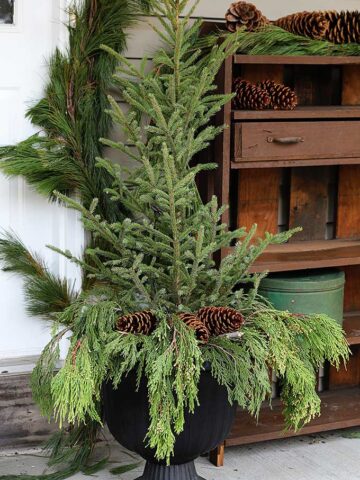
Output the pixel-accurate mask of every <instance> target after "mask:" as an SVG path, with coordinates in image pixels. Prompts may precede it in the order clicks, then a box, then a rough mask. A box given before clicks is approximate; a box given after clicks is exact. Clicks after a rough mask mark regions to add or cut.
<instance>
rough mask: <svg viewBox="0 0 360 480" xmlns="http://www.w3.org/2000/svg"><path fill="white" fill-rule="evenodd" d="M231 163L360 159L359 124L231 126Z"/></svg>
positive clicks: (263, 123) (296, 123)
mask: <svg viewBox="0 0 360 480" xmlns="http://www.w3.org/2000/svg"><path fill="white" fill-rule="evenodd" d="M233 143H234V154H233V156H234V161H235V162H242V161H245V162H252V161H254V162H256V161H264V160H267V161H284V160H286V161H288V160H311V159H345V158H360V122H359V121H340V122H329V121H324V122H311V121H306V122H254V123H252V122H251V123H250V122H249V123H235V124H234V142H233Z"/></svg>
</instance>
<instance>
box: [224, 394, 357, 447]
mask: <svg viewBox="0 0 360 480" xmlns="http://www.w3.org/2000/svg"><path fill="white" fill-rule="evenodd" d="M320 396H321V399H322V405H321V416H320V417H318V418H316V419H315V420H313V421H312V422H311V423H309V424H308V425H306V426H305V427H304V428H303V429H302V430H300V431H298V432H288V431H287V432H285V431H284V421H283V416H282V413H281V412H282V404H281V402H280V401H279V400H274V401H273V402H272V408H271V407H270V406H269V405H264V407H263V408H262V409H261V412H260V417H259V423H256V420H255V419H254V418H253V417H251V416H250V415H249V414H248V413H245V412H243V411H240V410H239V411H238V413H237V416H236V420H235V423H234V426H233V428H232V431H231V432H230V435H229V437H228V438H227V440H226V442H225V446H226V447H229V446H235V445H245V444H250V443H257V442H263V441H267V440H279V439H281V438H288V437H294V436H301V435H309V434H312V433H319V432H326V431H330V430H336V429H341V428H349V427H356V426H359V425H360V389H359V388H358V387H354V388H348V389H339V390H333V391H327V392H323V393H321V394H320Z"/></svg>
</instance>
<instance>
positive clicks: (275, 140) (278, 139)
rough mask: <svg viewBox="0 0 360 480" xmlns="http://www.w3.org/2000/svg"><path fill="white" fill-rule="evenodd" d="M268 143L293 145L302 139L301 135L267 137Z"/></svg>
mask: <svg viewBox="0 0 360 480" xmlns="http://www.w3.org/2000/svg"><path fill="white" fill-rule="evenodd" d="M267 141H268V143H280V144H281V145H295V144H296V143H301V142H303V141H304V139H303V137H268V138H267Z"/></svg>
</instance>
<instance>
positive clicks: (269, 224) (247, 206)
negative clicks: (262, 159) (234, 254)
mask: <svg viewBox="0 0 360 480" xmlns="http://www.w3.org/2000/svg"><path fill="white" fill-rule="evenodd" d="M280 175H281V172H280V170H279V169H272V170H269V171H267V170H244V171H241V172H240V175H239V180H238V209H237V212H238V215H237V226H238V227H239V228H240V227H246V228H248V229H250V228H251V227H252V225H253V224H254V223H256V224H257V225H258V230H257V232H256V236H257V237H263V236H264V234H265V232H270V233H277V231H278V211H279V194H280Z"/></svg>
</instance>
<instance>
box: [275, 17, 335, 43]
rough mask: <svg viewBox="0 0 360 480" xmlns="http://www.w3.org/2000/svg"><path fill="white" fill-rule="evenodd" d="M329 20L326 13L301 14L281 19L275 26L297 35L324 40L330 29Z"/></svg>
mask: <svg viewBox="0 0 360 480" xmlns="http://www.w3.org/2000/svg"><path fill="white" fill-rule="evenodd" d="M329 23H330V22H329V19H328V18H327V17H326V15H325V12H299V13H294V14H292V15H287V16H286V17H282V18H279V19H278V20H276V21H275V22H273V24H274V25H276V26H278V27H280V28H282V29H284V30H287V31H288V32H290V33H294V34H295V35H302V36H304V37H309V38H312V39H314V40H323V39H324V38H325V34H326V32H327V31H328V29H329Z"/></svg>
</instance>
